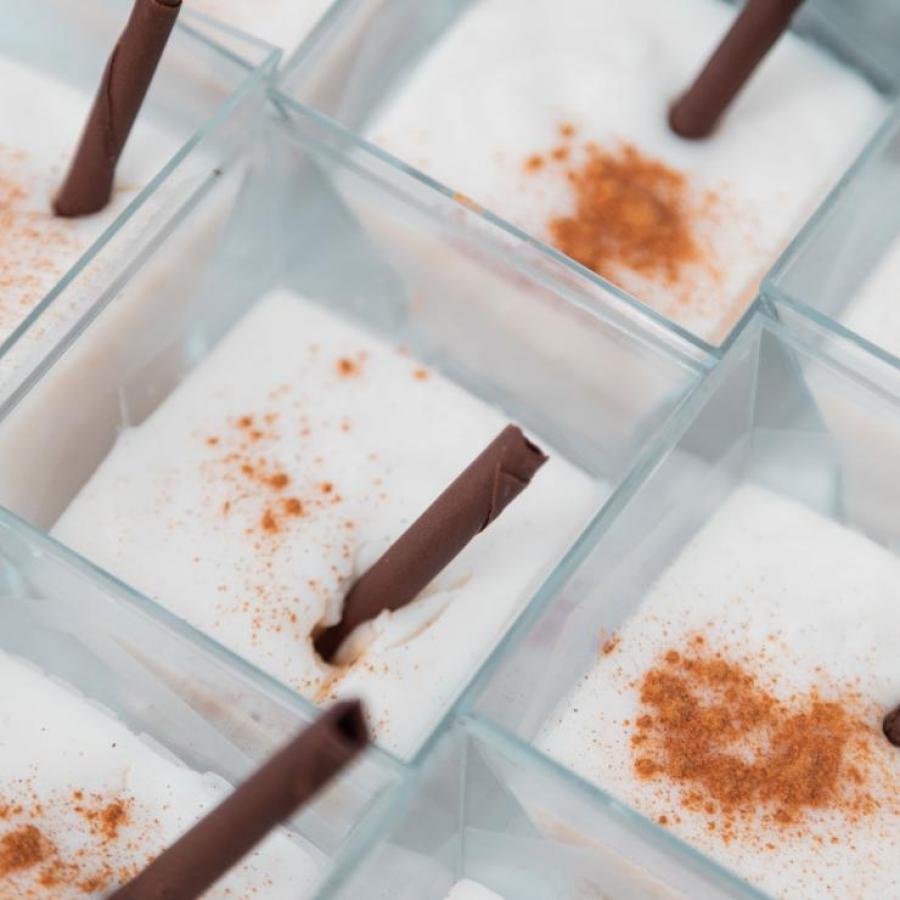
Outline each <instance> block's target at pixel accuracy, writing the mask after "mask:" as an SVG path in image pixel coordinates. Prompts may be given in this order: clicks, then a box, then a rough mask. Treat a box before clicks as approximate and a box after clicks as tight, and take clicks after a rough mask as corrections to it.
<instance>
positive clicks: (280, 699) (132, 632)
mask: <svg viewBox="0 0 900 900" xmlns="http://www.w3.org/2000/svg"><path fill="white" fill-rule="evenodd" d="M0 599H2V603H0V652H2V653H4V654H10V655H11V656H12V657H14V658H16V659H19V660H24V661H26V662H27V663H28V664H30V665H32V666H35V667H37V668H38V669H39V670H41V671H42V672H43V673H44V674H46V675H47V676H48V677H50V678H52V679H54V680H56V681H58V682H61V683H63V684H64V685H66V686H68V687H69V688H71V689H72V690H74V691H75V693H76V694H78V695H80V696H82V697H84V698H85V700H86V701H87V702H89V703H91V704H92V705H94V706H97V707H100V708H101V709H102V710H104V711H105V712H107V713H108V714H109V715H110V716H111V717H113V718H114V719H116V720H117V721H118V722H120V723H121V724H123V725H124V726H126V727H127V728H128V729H129V730H130V731H131V732H132V733H134V734H137V735H140V736H142V737H143V738H145V739H146V740H147V741H148V742H149V743H150V744H151V745H152V746H153V747H154V748H155V749H157V750H159V751H160V752H161V753H163V754H171V755H174V756H175V757H177V758H178V759H179V760H180V761H181V762H183V763H184V764H185V765H186V766H188V767H189V768H191V769H194V770H195V771H197V772H199V773H201V774H204V773H213V774H214V775H217V776H220V777H221V778H224V779H225V780H226V781H227V782H229V783H231V784H236V783H238V782H240V781H241V780H243V779H244V778H246V777H247V776H248V775H249V774H250V773H251V772H252V771H253V770H254V769H255V768H256V767H257V766H259V765H260V764H261V763H263V762H264V761H265V760H266V759H267V758H268V757H269V756H270V755H271V754H272V753H274V752H275V751H276V750H277V749H279V748H280V747H281V746H282V745H283V744H284V743H285V742H286V741H288V740H289V739H290V738H292V737H293V736H294V735H296V734H297V733H298V732H299V731H300V730H302V729H303V728H304V727H306V726H307V725H308V724H309V723H311V722H312V721H313V720H314V719H315V717H316V716H317V714H318V711H317V710H316V709H315V707H313V706H312V705H311V704H309V703H307V702H306V701H304V700H303V699H302V698H301V697H298V696H297V695H296V694H294V693H293V692H291V691H288V690H286V689H284V688H281V687H280V686H279V685H277V684H275V683H274V682H271V681H269V680H268V679H265V678H260V677H259V675H258V673H257V672H255V671H254V670H253V669H252V668H251V667H250V666H247V665H244V664H243V663H241V662H240V661H239V660H236V659H234V658H231V657H230V656H229V655H228V654H226V653H223V651H222V650H221V648H219V647H218V646H217V645H216V644H214V643H213V642H211V641H208V640H206V639H204V638H203V637H202V636H201V635H198V634H196V633H193V632H191V630H190V629H187V628H185V627H184V626H183V625H182V623H181V622H179V621H178V620H177V619H175V618H174V617H173V616H170V615H168V614H167V613H166V612H165V611H163V610H161V609H160V608H159V607H157V606H155V605H154V604H152V603H148V602H147V601H146V600H144V599H143V598H141V597H140V596H138V595H136V594H135V593H134V592H133V591H130V590H129V589H128V588H127V587H125V586H124V585H122V584H120V583H118V582H116V581H115V579H113V578H110V577H109V576H108V575H105V574H104V573H102V572H99V571H98V570H97V569H95V568H94V567H93V566H91V565H90V563H88V562H86V561H85V560H83V559H80V558H79V557H77V556H76V555H75V554H73V553H71V552H70V551H68V550H66V549H65V548H63V547H59V546H58V545H56V544H54V542H53V541H51V540H49V539H47V538H46V537H45V536H43V535H41V534H40V533H38V532H37V531H35V530H34V529H33V528H31V527H30V526H28V525H27V524H26V523H24V522H22V521H21V520H20V519H18V518H17V517H16V516H13V515H12V514H10V513H9V512H7V511H5V510H3V511H0ZM403 774H404V773H403V772H402V771H401V769H400V767H399V766H397V764H396V763H394V762H393V761H392V760H391V759H389V758H388V757H387V756H386V755H385V754H384V753H382V752H381V751H379V750H378V749H377V748H374V747H373V748H370V749H368V750H367V751H366V752H365V753H364V754H363V755H362V757H361V758H360V760H359V761H358V762H355V763H354V764H353V765H352V766H351V767H350V768H349V769H348V770H347V771H346V772H345V773H344V774H343V775H341V776H340V777H339V778H337V779H336V780H335V781H334V782H333V783H332V784H331V785H329V786H328V788H326V790H325V791H323V792H322V793H321V794H320V795H319V796H317V797H316V798H315V799H314V800H313V801H312V802H311V803H310V804H309V805H308V806H306V807H305V808H304V809H303V810H302V811H300V812H299V813H298V814H297V815H296V816H295V817H293V818H292V819H291V820H290V821H289V822H288V823H287V826H286V827H287V830H288V832H289V833H290V835H291V836H292V837H293V839H294V840H295V841H296V842H297V844H298V845H299V846H300V847H301V848H302V850H303V851H304V853H305V854H306V855H307V856H309V857H310V858H311V859H312V860H313V861H314V862H315V863H316V864H317V865H318V867H319V870H320V871H319V877H320V878H324V877H325V876H326V875H327V874H328V873H329V871H330V869H331V867H332V866H333V865H334V864H335V860H336V859H337V858H338V857H339V856H340V855H341V854H342V853H343V852H344V851H345V849H346V848H347V847H348V846H349V845H350V844H351V843H352V842H353V841H356V840H359V839H360V838H361V836H363V835H366V834H369V833H370V832H371V831H373V830H376V829H377V828H378V827H379V823H380V822H381V820H382V818H383V816H384V814H385V812H386V811H387V810H388V808H389V805H390V802H391V798H392V796H393V793H394V791H395V790H396V789H397V787H398V786H399V784H400V783H401V781H402V778H403ZM305 896H310V894H305Z"/></svg>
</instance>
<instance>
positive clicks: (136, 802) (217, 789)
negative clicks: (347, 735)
mask: <svg viewBox="0 0 900 900" xmlns="http://www.w3.org/2000/svg"><path fill="white" fill-rule="evenodd" d="M0 681H2V684H3V691H2V692H0V726H2V728H0V748H2V753H0V894H2V896H4V897H13V896H14V897H29V898H31V897H33V898H44V897H46V898H53V900H61V898H70V897H78V898H84V897H93V898H98V900H99V898H110V897H116V898H120V900H125V898H132V900H136V898H140V897H149V896H199V894H198V893H197V894H195V893H190V894H189V893H186V892H184V891H182V892H181V893H177V894H173V893H166V892H162V891H158V892H157V893H155V894H152V893H142V892H141V891H142V890H143V887H142V885H143V881H142V883H141V885H137V882H135V885H136V887H132V886H131V882H132V880H133V879H138V878H140V879H144V878H145V874H144V873H145V869H146V867H148V866H150V865H151V864H152V867H153V873H156V872H157V870H158V869H159V868H163V869H165V876H164V878H162V879H160V878H159V877H157V876H156V875H155V874H154V878H155V883H156V885H159V884H160V883H162V882H164V883H166V884H167V885H169V886H170V887H171V886H173V885H175V884H178V883H180V882H181V881H182V880H183V879H182V878H181V875H180V873H179V877H178V878H176V877H175V869H177V868H178V866H177V865H173V859H172V857H173V856H175V857H177V856H178V854H180V853H182V852H183V850H184V847H185V842H188V846H189V848H190V850H191V853H190V855H191V859H190V872H191V878H193V879H196V878H198V877H199V878H201V879H202V878H204V877H205V878H206V883H205V884H204V887H206V888H209V892H208V893H205V894H204V896H207V897H230V898H241V900H249V898H252V897H261V896H265V897H284V898H296V897H301V896H306V892H307V891H309V890H311V889H312V887H313V884H314V882H315V881H316V879H317V877H318V875H319V868H320V863H319V862H318V861H317V860H316V859H315V857H314V856H313V855H312V851H311V850H307V849H304V848H303V847H302V846H301V844H300V843H299V842H298V841H297V840H296V839H295V838H294V837H293V836H291V835H289V834H288V832H286V831H273V829H274V828H275V826H276V825H277V824H278V823H280V822H281V821H283V820H284V819H285V818H287V815H288V812H286V810H287V809H288V808H290V809H291V810H292V809H294V808H296V806H298V805H299V804H300V803H301V802H305V801H306V800H307V799H308V798H309V797H310V796H311V795H312V793H313V787H312V786H313V785H314V789H316V790H317V789H318V787H320V786H321V785H322V784H324V781H325V780H326V778H330V777H331V776H332V775H333V774H335V773H336V771H337V770H338V768H340V766H342V765H343V764H345V762H346V761H349V759H350V758H351V756H352V755H354V754H355V752H356V750H357V746H356V745H357V744H358V743H359V740H360V738H354V739H353V741H354V743H353V747H352V748H351V749H352V751H353V752H352V753H351V752H350V751H349V750H348V748H347V747H346V746H343V745H342V744H341V742H340V741H338V742H336V743H335V742H334V741H333V740H332V735H331V732H332V731H337V733H338V734H339V735H340V734H342V732H340V731H339V730H337V729H336V723H337V725H340V724H341V723H342V722H343V721H344V718H346V717H347V716H350V720H349V721H350V722H351V724H352V721H353V720H352V716H353V715H354V714H355V713H353V709H350V711H349V712H348V708H347V705H344V706H345V708H343V709H341V708H337V709H336V710H334V711H331V712H330V713H328V714H326V715H325V716H324V717H323V718H322V719H321V720H319V721H318V722H317V723H316V724H315V725H313V726H312V727H311V728H310V729H308V730H307V731H306V732H304V733H303V734H302V735H301V736H300V737H299V738H298V739H297V741H295V743H294V744H293V745H291V746H290V747H289V748H288V749H287V750H286V751H283V753H282V755H284V753H289V755H290V758H289V760H288V762H289V764H290V765H291V766H293V767H295V768H296V767H298V766H299V767H302V769H303V770H304V771H305V776H306V781H307V782H309V783H310V785H311V787H310V788H309V789H303V790H298V791H297V794H296V797H291V798H288V801H287V802H285V801H284V798H280V802H281V806H280V809H279V811H278V812H277V813H275V814H273V813H271V812H267V813H264V812H260V809H261V808H264V807H265V804H264V803H263V802H262V801H260V799H259V797H258V793H259V791H258V787H254V784H253V782H254V778H255V780H256V781H258V780H259V776H258V775H257V776H254V778H251V779H250V781H248V782H245V784H244V785H242V786H241V787H240V788H239V789H238V790H237V791H234V792H232V789H231V787H230V785H228V784H227V782H225V781H224V780H223V779H222V778H220V777H218V776H216V775H213V774H211V773H202V772H198V771H194V770H192V769H190V768H188V767H187V766H186V765H184V764H183V763H181V762H180V761H178V760H176V759H175V758H174V757H173V756H171V755H170V754H168V755H163V753H162V751H161V750H160V749H158V748H157V747H155V746H153V745H152V744H151V742H150V741H149V739H147V738H145V737H142V736H139V735H137V734H134V733H132V732H131V731H129V730H128V729H127V728H126V727H125V726H124V725H123V724H122V723H121V722H119V721H118V720H116V719H114V718H113V717H112V715H110V714H109V713H107V712H106V711H104V710H103V709H101V708H100V707H98V706H96V705H95V704H93V703H92V702H91V701H89V700H88V699H86V698H84V697H82V696H80V695H79V694H77V693H76V692H75V691H74V690H73V689H71V688H70V687H69V686H68V685H65V684H63V683H62V682H60V681H57V680H55V679H52V678H50V677H48V676H47V675H45V674H44V673H42V672H41V671H40V670H38V669H37V668H35V667H33V666H32V665H31V664H29V663H26V662H24V661H21V660H19V659H17V658H15V657H12V656H8V655H6V654H0ZM360 727H362V725H361V719H360ZM354 734H355V732H354ZM359 734H360V735H364V732H359ZM344 743H345V744H346V743H349V739H348V740H345V741H344ZM275 759H276V760H277V759H278V757H275ZM281 765H282V766H284V765H285V763H284V762H282V763H281ZM313 769H314V770H315V773H316V777H311V775H310V771H311V770H313ZM261 771H262V770H261ZM248 793H251V794H252V796H251V797H250V798H249V800H248V796H247V795H248ZM295 801H296V803H295ZM217 804H218V806H217ZM235 804H240V805H241V812H242V817H241V820H240V823H239V824H240V827H241V830H242V837H241V838H240V840H238V841H236V842H235V841H229V840H228V839H227V837H223V836H227V834H228V828H233V823H232V822H230V821H229V819H230V818H233V816H232V817H229V815H228V813H229V810H231V809H233V808H234V806H235ZM203 817H206V818H203ZM211 827H215V828H217V829H218V831H217V835H216V836H217V837H219V838H220V840H219V841H217V842H216V843H215V844H210V842H209V841H207V846H206V849H205V850H203V849H198V844H197V840H196V837H190V835H191V833H192V831H191V830H198V831H200V832H201V833H202V834H203V835H206V836H207V837H209V836H210V834H211V831H210V828H211ZM185 832H187V834H185ZM270 832H272V833H271V834H270ZM252 835H257V836H258V837H257V839H256V840H254V839H252V837H251V836H252ZM259 841H261V843H259ZM257 843H259V846H258V847H257V846H255V845H256V844H257ZM170 845H172V846H171V847H170ZM226 845H228V846H229V847H230V848H232V849H231V850H229V851H226V850H224V849H223V847H224V846H226ZM238 845H240V846H239V850H240V852H238V850H237V849H234V848H236V847H238ZM167 848H168V849H167ZM176 848H177V849H176ZM164 851H165V852H164ZM229 852H230V853H231V854H232V855H231V856H228V853H229ZM226 857H227V858H226ZM176 863H177V859H176ZM149 874H151V873H150V870H149V869H147V870H146V875H149ZM196 884H198V882H196V881H194V882H192V886H195V885H196ZM137 887H140V890H138V889H137ZM157 890H158V888H157Z"/></svg>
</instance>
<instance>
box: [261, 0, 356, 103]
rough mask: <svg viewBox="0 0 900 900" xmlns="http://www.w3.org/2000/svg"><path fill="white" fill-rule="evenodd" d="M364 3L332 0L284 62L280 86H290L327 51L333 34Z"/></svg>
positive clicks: (279, 79) (349, 0)
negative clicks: (307, 65) (308, 65)
mask: <svg viewBox="0 0 900 900" xmlns="http://www.w3.org/2000/svg"><path fill="white" fill-rule="evenodd" d="M362 2H363V0H332V2H331V4H330V5H329V7H328V8H327V9H326V10H325V12H324V13H322V15H321V16H319V18H318V20H317V21H316V24H315V25H314V26H313V27H312V29H311V30H310V32H309V33H308V34H307V35H306V37H305V38H303V40H302V41H301V42H300V45H299V46H298V47H297V49H296V50H294V51H293V52H292V53H291V55H290V56H289V57H287V58H286V60H285V61H284V63H283V65H282V66H281V72H280V73H279V76H278V82H277V83H278V85H279V86H289V85H290V84H291V83H292V82H293V80H294V79H295V78H296V77H298V75H299V73H301V72H302V71H303V70H304V69H305V66H306V64H307V63H310V62H312V61H313V58H314V57H315V56H316V54H317V53H319V52H322V51H325V50H327V48H328V42H329V40H330V35H331V32H335V33H337V32H338V30H339V28H340V26H341V25H343V23H344V17H345V16H351V15H353V13H354V12H355V10H356V9H357V8H358V7H359V6H360V5H361V3H362Z"/></svg>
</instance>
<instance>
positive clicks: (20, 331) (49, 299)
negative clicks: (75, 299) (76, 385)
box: [0, 13, 281, 405]
mask: <svg viewBox="0 0 900 900" xmlns="http://www.w3.org/2000/svg"><path fill="white" fill-rule="evenodd" d="M189 15H191V16H197V15H199V14H198V13H191V14H189ZM181 27H183V28H188V26H181ZM188 30H191V29H188ZM194 34H195V36H196V37H197V39H198V40H200V41H202V42H203V43H205V44H206V45H207V46H208V47H210V48H211V49H212V50H213V51H214V52H216V53H219V54H221V55H224V56H226V57H231V56H232V55H231V54H230V53H228V52H227V51H226V49H225V48H224V47H221V46H219V45H218V44H216V43H214V42H212V41H211V40H209V39H208V38H206V37H205V36H204V35H203V34H198V33H196V32H194ZM238 35H239V36H242V37H243V35H242V34H241V33H240V32H238ZM257 43H259V42H257ZM262 46H264V47H267V48H268V51H267V53H266V55H265V58H264V59H263V60H262V61H261V62H260V63H259V64H258V65H253V66H251V67H249V68H248V63H247V62H246V60H240V59H238V60H237V61H238V62H239V64H240V65H241V66H242V67H243V68H244V70H245V75H244V76H243V77H242V78H241V79H240V80H239V81H237V82H236V83H235V85H234V86H233V88H232V90H231V91H230V92H229V94H228V95H227V97H226V99H225V100H223V101H222V103H220V104H219V105H218V107H217V108H216V109H215V111H214V112H213V114H212V115H211V116H210V117H208V118H207V119H206V120H205V121H204V122H203V124H202V125H201V126H200V128H198V129H197V130H196V131H195V132H194V133H193V134H191V136H190V137H189V138H188V139H187V140H186V141H185V142H184V143H183V144H182V145H181V146H180V147H179V148H178V150H176V151H175V153H174V154H173V155H172V157H171V158H170V159H169V161H168V162H167V163H166V164H165V165H164V166H163V168H162V169H160V170H159V172H157V173H156V175H154V176H153V178H152V179H151V180H150V181H149V182H147V184H146V185H145V186H144V187H143V188H142V189H141V191H140V192H139V193H138V194H137V195H136V196H135V197H134V198H133V199H132V200H131V202H130V203H128V205H127V206H126V207H125V208H124V209H123V210H122V211H121V212H120V213H119V214H118V216H116V218H115V219H113V221H112V222H110V224H109V225H108V226H107V227H106V228H105V229H104V230H103V231H102V232H101V234H100V235H99V237H98V238H97V239H96V240H95V241H94V242H93V243H92V244H91V245H90V246H89V247H88V248H87V250H85V251H84V253H83V254H82V255H81V256H80V257H79V258H78V259H77V260H76V262H75V263H73V265H72V266H71V267H70V268H69V269H68V270H67V271H66V273H65V274H64V275H63V276H62V277H61V278H60V279H59V281H57V282H56V284H54V286H53V287H52V288H51V289H50V290H49V291H48V292H47V293H46V294H45V295H44V296H43V297H42V299H41V300H40V302H39V303H38V304H37V305H36V306H35V307H34V308H33V309H32V310H31V311H30V312H29V313H28V315H27V316H25V318H24V319H23V320H22V321H21V322H20V323H19V324H18V325H17V326H16V327H15V329H13V331H12V332H11V333H10V334H9V336H8V337H6V338H5V339H4V340H3V341H2V342H0V360H2V359H4V358H5V357H6V356H7V355H8V354H10V353H11V352H12V351H13V350H14V349H16V348H17V346H18V343H19V341H20V340H21V339H22V338H23V337H24V335H25V334H26V333H27V332H28V331H29V330H30V329H31V328H33V327H35V325H36V324H37V323H38V322H39V320H40V319H41V317H42V316H43V315H44V313H46V312H47V310H48V309H49V308H50V306H51V305H52V304H53V303H54V301H55V300H56V299H57V298H58V297H59V296H60V295H61V294H62V293H63V292H64V291H65V290H67V289H68V287H69V286H70V285H71V284H72V283H73V282H74V281H76V280H77V279H78V278H79V276H80V275H81V273H82V272H83V271H84V270H85V269H86V268H87V267H88V266H89V265H90V264H91V263H93V262H94V260H95V259H96V258H97V257H98V256H99V255H100V253H101V251H102V250H103V249H104V248H105V247H106V246H107V245H108V244H109V243H110V242H111V241H113V240H114V239H115V238H116V236H117V235H118V234H119V233H120V232H121V231H122V230H123V229H124V228H125V226H126V225H127V224H128V223H129V222H130V221H131V219H132V218H133V217H134V215H135V214H136V213H137V212H138V210H139V209H141V208H142V207H143V205H144V204H145V203H146V202H147V200H148V199H149V198H150V197H151V196H152V195H153V194H155V193H156V191H157V190H158V189H159V188H160V187H161V186H162V185H163V184H164V183H165V182H166V181H167V180H168V179H169V178H170V177H171V175H172V174H173V173H174V172H175V171H176V169H178V167H179V166H180V165H181V164H182V163H183V162H184V161H185V159H187V158H188V157H189V156H190V155H191V153H192V152H193V151H194V149H195V148H196V147H197V146H198V145H199V144H200V143H202V142H203V141H204V140H205V139H206V138H207V137H208V136H209V135H210V134H213V133H214V132H215V131H216V130H217V129H218V128H219V127H220V126H221V125H222V124H223V123H224V122H225V121H226V120H227V119H228V117H229V116H230V115H231V114H232V112H233V111H234V110H235V109H236V108H237V106H238V105H239V104H240V103H241V101H243V100H244V98H245V97H246V96H247V95H248V94H249V93H251V92H252V91H253V90H257V89H260V90H261V89H263V87H264V86H265V85H266V84H268V83H270V82H271V80H272V77H273V75H274V72H275V71H276V69H277V64H278V60H279V59H280V57H281V51H280V50H278V49H276V48H271V47H269V45H267V44H263V45H262ZM174 215H177V212H176V213H174ZM76 324H77V323H76ZM73 327H74V325H73ZM67 334H68V332H67ZM64 337H65V336H63V338H62V339H64ZM53 349H54V348H53V347H51V348H49V349H48V351H47V352H48V353H50V352H52V350H53ZM40 362H41V360H40V359H39V360H37V362H36V365H37V364H39V363H40ZM29 374H30V372H26V373H25V374H24V375H23V376H21V378H20V379H19V383H21V381H22V380H23V379H24V378H26V377H27V376H28V375H29ZM16 387H17V384H16V383H14V384H12V385H10V387H9V391H14V390H15V389H16ZM0 396H2V395H0ZM4 405H5V403H4Z"/></svg>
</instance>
